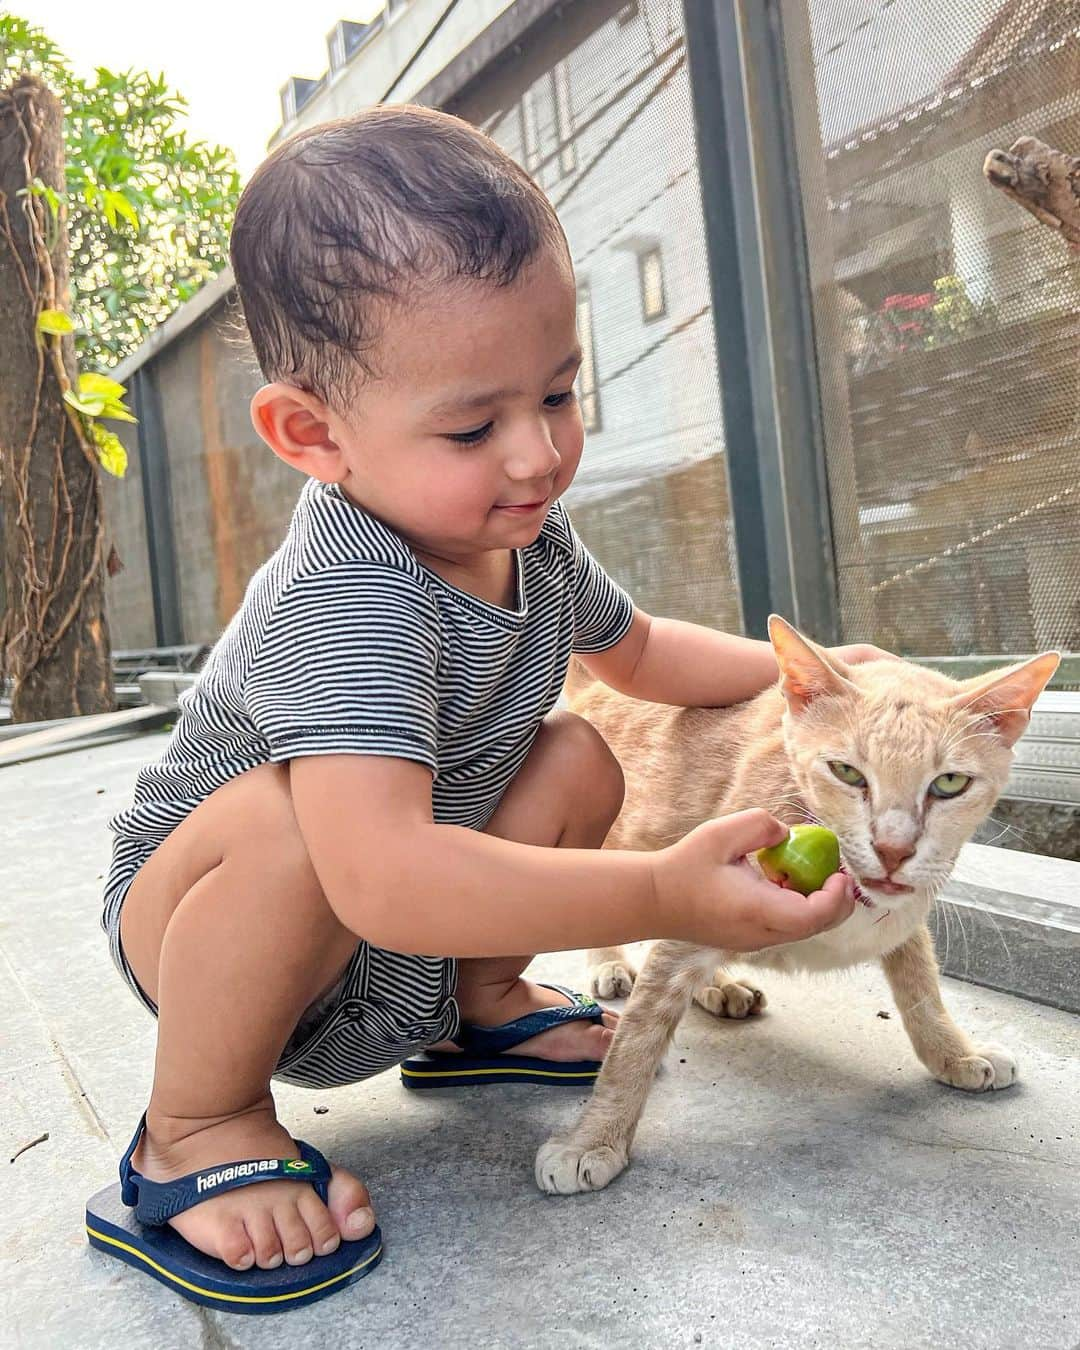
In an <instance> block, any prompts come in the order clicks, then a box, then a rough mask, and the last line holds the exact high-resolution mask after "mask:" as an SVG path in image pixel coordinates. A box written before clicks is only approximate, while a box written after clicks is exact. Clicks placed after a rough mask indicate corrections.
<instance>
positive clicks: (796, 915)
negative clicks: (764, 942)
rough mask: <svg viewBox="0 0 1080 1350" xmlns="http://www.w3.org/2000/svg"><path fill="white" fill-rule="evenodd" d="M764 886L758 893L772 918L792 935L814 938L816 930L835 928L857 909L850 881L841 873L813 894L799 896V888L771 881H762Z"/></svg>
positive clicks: (817, 931) (780, 928)
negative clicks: (791, 887)
mask: <svg viewBox="0 0 1080 1350" xmlns="http://www.w3.org/2000/svg"><path fill="white" fill-rule="evenodd" d="M761 886H762V890H759V892H758V894H759V895H761V896H762V900H763V903H764V904H765V905H767V907H768V912H769V918H770V921H771V922H772V923H773V924H774V925H775V926H776V928H777V929H779V930H780V931H781V932H783V933H786V934H788V935H790V936H791V937H799V938H801V937H811V936H813V934H814V933H823V932H825V931H826V930H827V929H829V928H836V927H838V926H839V925H840V924H842V923H843V922H844V921H845V920H846V919H848V918H850V916H851V912H852V910H853V909H854V908H855V895H854V892H853V891H852V890H851V883H850V882H849V880H848V878H847V877H845V876H843V875H841V873H839V872H837V873H834V875H833V876H831V877H829V879H828V881H826V882H825V885H824V886H823V887H822V889H821V890H820V891H814V893H813V894H812V895H800V894H799V893H798V891H792V890H785V889H783V888H781V887H780V886H774V885H772V883H771V882H762V883H761ZM766 889H767V892H768V899H767V900H766V899H765V894H766Z"/></svg>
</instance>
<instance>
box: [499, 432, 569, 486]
mask: <svg viewBox="0 0 1080 1350" xmlns="http://www.w3.org/2000/svg"><path fill="white" fill-rule="evenodd" d="M561 463H562V456H561V455H560V454H559V452H558V450H556V449H555V446H554V444H553V442H552V440H551V437H550V436H548V435H547V433H546V432H540V433H539V434H537V435H534V436H531V437H528V438H527V439H524V438H523V439H522V440H519V441H516V442H515V444H514V447H513V449H512V450H511V451H510V454H509V456H508V458H507V461H506V473H507V477H509V478H511V479H513V480H514V482H516V483H526V482H530V481H534V480H537V479H541V478H549V477H550V476H551V475H552V474H553V473H554V472H555V470H556V469H557V468H558V467H559V465H560V464H561Z"/></svg>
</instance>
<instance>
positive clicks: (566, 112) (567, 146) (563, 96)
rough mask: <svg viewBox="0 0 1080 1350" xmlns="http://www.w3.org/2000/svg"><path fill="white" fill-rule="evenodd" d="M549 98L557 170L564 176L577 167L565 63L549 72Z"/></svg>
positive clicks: (568, 79) (572, 117) (572, 113)
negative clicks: (555, 135) (553, 114)
mask: <svg viewBox="0 0 1080 1350" xmlns="http://www.w3.org/2000/svg"><path fill="white" fill-rule="evenodd" d="M551 97H552V100H553V102H554V104H555V130H556V132H557V134H558V137H559V168H560V170H561V171H562V172H563V173H564V174H567V173H573V171H574V169H575V168H576V167H577V150H576V149H575V146H574V109H573V105H572V104H571V102H570V73H569V71H568V70H567V66H566V62H565V61H560V62H559V64H558V65H557V66H556V67H555V69H554V70H553V71H552V72H551Z"/></svg>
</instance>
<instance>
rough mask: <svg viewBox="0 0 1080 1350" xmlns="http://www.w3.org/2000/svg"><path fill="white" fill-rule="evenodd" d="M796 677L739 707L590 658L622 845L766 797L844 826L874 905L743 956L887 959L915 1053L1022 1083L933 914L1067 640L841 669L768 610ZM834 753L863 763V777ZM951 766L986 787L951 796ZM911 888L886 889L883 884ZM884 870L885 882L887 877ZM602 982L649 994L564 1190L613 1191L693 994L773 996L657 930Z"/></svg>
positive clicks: (586, 1118) (544, 1179)
mask: <svg viewBox="0 0 1080 1350" xmlns="http://www.w3.org/2000/svg"><path fill="white" fill-rule="evenodd" d="M769 632H770V637H771V639H772V642H773V647H774V649H775V651H776V655H777V660H778V662H779V665H780V670H781V680H780V683H779V684H778V685H777V686H776V687H774V688H771V689H768V690H766V691H765V692H764V693H763V694H761V695H759V696H758V697H757V698H756V699H753V700H751V701H750V702H748V703H743V704H739V705H736V706H735V707H731V708H673V707H668V706H665V705H659V704H651V703H641V702H638V701H636V700H633V699H629V698H626V697H625V696H623V695H621V694H618V693H616V692H614V691H613V690H611V689H609V688H607V686H605V685H602V684H599V683H589V682H588V677H587V675H586V676H585V677H584V679H582V672H581V671H578V672H577V673H576V675H575V676H574V677H573V679H572V681H571V687H570V690H569V694H570V701H571V706H572V707H573V709H574V710H575V711H576V712H578V713H580V714H581V715H583V716H584V717H586V718H587V719H588V720H589V721H590V722H592V723H593V725H594V726H595V727H596V728H597V729H598V730H599V731H600V732H601V734H602V735H603V736H604V738H605V739H606V740H607V742H608V744H609V746H610V747H611V749H612V751H613V752H614V754H615V756H616V757H617V758H618V760H619V762H620V764H621V765H622V768H623V772H624V775H625V778H626V799H625V803H624V806H623V810H622V813H621V815H620V816H619V818H618V820H617V821H616V822H615V825H614V827H613V829H612V832H611V835H610V837H609V839H608V845H607V846H608V847H611V848H631V849H659V848H663V847H664V846H665V845H668V844H671V843H673V842H675V841H676V840H677V839H680V838H681V837H682V836H683V835H684V834H686V833H687V831H689V830H691V829H692V828H694V827H695V826H696V825H699V824H700V823H701V822H702V821H704V820H707V819H709V818H711V817H714V816H718V815H723V814H725V813H727V812H730V811H737V810H741V809H743V808H746V807H751V806H763V807H766V808H767V809H769V810H770V811H771V812H772V813H773V814H774V815H775V816H777V817H778V818H779V819H780V820H782V821H785V822H787V823H791V824H794V823H797V822H798V821H801V820H807V819H812V820H817V821H820V822H821V823H822V824H825V825H827V826H829V828H830V829H832V830H834V831H835V832H836V834H837V835H838V836H839V839H840V847H841V854H842V858H843V864H844V867H845V870H846V871H848V872H849V873H850V874H851V875H852V876H853V877H854V878H855V879H856V880H857V881H858V883H859V885H860V888H861V894H862V898H861V902H860V903H859V904H858V905H856V907H855V912H854V913H853V914H852V915H851V917H850V918H849V919H847V920H846V921H845V922H844V923H843V924H841V925H840V926H839V927H837V928H834V929H832V930H830V931H828V932H825V933H819V934H817V935H816V936H815V937H812V938H808V939H806V940H804V941H801V942H793V943H789V944H786V945H784V946H779V947H770V948H767V949H765V950H763V951H758V952H751V953H746V954H742V955H739V956H738V958H737V959H738V961H739V963H740V964H743V963H749V964H751V965H754V966H769V967H771V968H772V969H775V970H782V971H800V970H803V971H825V970H835V969H838V968H843V967H847V966H853V965H856V964H859V963H861V962H865V961H872V960H879V961H880V962H881V964H882V966H883V967H884V970H885V975H886V977H887V978H888V981H889V984H890V986H891V988H892V992H893V996H894V998H895V1000H896V1004H897V1007H898V1008H899V1011H900V1015H901V1017H902V1018H903V1022H904V1026H905V1028H906V1029H907V1033H908V1035H909V1037H910V1038H911V1043H912V1045H913V1047H914V1049H915V1053H916V1054H917V1055H918V1057H919V1059H920V1060H922V1062H923V1064H925V1065H926V1067H927V1068H928V1069H929V1070H930V1072H931V1073H932V1074H933V1075H934V1077H935V1078H938V1079H940V1080H941V1081H942V1082H944V1083H949V1084H951V1085H952V1086H953V1087H958V1088H963V1089H965V1090H967V1091H969V1092H982V1091H986V1090H987V1089H992V1088H1004V1087H1008V1086H1009V1084H1010V1083H1012V1082H1013V1081H1014V1079H1015V1077H1016V1064H1015V1062H1014V1060H1013V1058H1012V1056H1011V1055H1010V1054H1009V1053H1008V1052H1007V1051H1005V1050H1002V1049H1000V1048H999V1047H997V1046H990V1045H974V1044H972V1042H971V1041H970V1040H969V1039H968V1037H967V1036H966V1035H965V1034H964V1032H963V1031H961V1030H960V1028H959V1027H957V1026H956V1024H955V1023H954V1022H953V1021H952V1019H951V1018H950V1016H949V1014H948V1012H947V1011H946V1010H945V1007H944V1005H943V1004H942V1001H941V994H940V990H939V983H938V968H937V962H936V960H935V957H934V950H933V945H932V941H931V938H930V934H929V932H928V930H927V927H926V918H927V914H928V912H929V909H930V906H931V904H932V903H933V900H934V897H935V895H936V894H937V893H938V892H939V891H940V889H941V887H942V885H943V884H944V882H945V881H946V879H947V878H948V876H949V873H950V872H951V871H952V868H953V866H954V864H955V862H956V858H957V855H958V853H959V851H960V847H961V845H962V844H963V843H965V842H966V840H967V839H968V838H969V837H970V836H971V834H972V832H973V831H974V829H975V828H976V826H977V825H978V824H979V823H980V822H981V821H982V820H983V819H984V818H985V816H986V815H987V813H988V812H989V811H990V809H991V807H992V806H993V804H994V802H995V801H996V799H997V797H998V794H999V793H1000V792H1001V790H1002V788H1003V787H1004V786H1005V780H1006V778H1007V776H1008V772H1009V764H1010V761H1011V759H1012V746H1013V744H1014V742H1015V741H1016V740H1017V738H1018V737H1019V736H1020V734H1021V733H1022V731H1023V730H1024V728H1025V726H1026V725H1027V721H1028V714H1029V711H1030V708H1031V705H1032V703H1033V702H1034V701H1035V699H1036V698H1037V696H1038V695H1039V693H1040V692H1041V691H1042V689H1043V687H1044V686H1045V684H1046V683H1047V681H1048V680H1049V679H1050V677H1051V676H1052V675H1053V673H1054V671H1055V669H1056V668H1057V664H1058V658H1057V656H1056V655H1054V653H1047V654H1045V655H1043V656H1040V657H1036V658H1035V659H1034V660H1032V661H1028V662H1025V663H1023V664H1021V665H1017V666H1014V667H1010V668H1009V669H1008V670H1005V671H1001V672H997V673H995V674H993V675H990V676H985V677H980V678H977V679H974V680H968V681H966V682H963V683H958V682H956V681H954V680H950V679H948V678H946V677H945V676H944V675H940V674H938V673H936V672H934V671H930V670H925V669H921V668H919V667H916V666H912V665H909V664H906V663H904V662H898V661H884V660H883V661H874V662H869V663H866V664H863V665H857V666H850V667H848V666H845V665H843V664H841V663H840V662H838V661H837V660H836V659H835V658H832V657H829V656H827V655H826V654H825V652H824V651H823V650H822V649H821V648H819V647H816V646H815V645H814V644H813V643H811V642H809V641H808V640H807V639H805V638H803V637H802V636H801V635H800V634H798V633H797V632H796V631H795V630H794V629H793V628H791V627H790V626H789V625H788V624H786V623H785V622H784V621H783V620H781V619H776V618H774V619H773V620H772V621H771V622H770V628H769ZM830 761H839V762H840V763H842V764H846V765H853V766H855V767H856V768H857V769H858V770H859V771H860V772H861V774H862V775H863V776H864V777H865V779H866V780H867V786H866V788H865V789H863V788H859V787H850V786H848V785H846V784H845V783H843V782H841V781H839V780H838V779H837V778H836V777H835V776H834V774H833V772H832V771H831V770H830V769H829V767H828V765H829V762H830ZM945 772H951V773H964V774H969V775H970V776H971V780H972V781H971V783H970V784H969V786H968V787H967V789H966V791H964V792H963V793H962V794H961V795H960V796H958V797H955V798H952V799H949V800H940V799H936V798H933V797H931V796H930V795H928V787H929V784H930V783H931V782H932V781H934V780H935V778H936V777H937V776H938V775H940V774H943V773H945ZM890 876H891V877H892V879H893V882H894V884H906V885H908V886H910V887H911V888H912V889H911V890H910V891H908V892H904V893H899V894H895V893H893V894H890V893H888V888H885V889H883V888H882V886H881V884H880V883H881V881H883V880H887V879H888V878H889V877H890ZM875 881H876V882H877V883H878V884H875ZM590 966H591V970H592V980H593V988H594V991H595V992H597V993H599V994H601V995H602V996H607V997H610V996H612V995H618V994H624V993H629V992H630V988H631V985H632V986H633V993H632V996H631V998H630V1002H629V1004H628V1006H627V1008H626V1011H625V1012H624V1013H623V1015H622V1018H621V1019H620V1022H619V1027H618V1030H617V1032H616V1035H615V1040H614V1043H613V1045H612V1047H611V1049H610V1050H609V1052H608V1055H607V1059H606V1060H605V1062H604V1067H603V1070H602V1072H601V1074H600V1077H599V1079H598V1081H597V1084H596V1089H595V1091H594V1093H593V1096H592V1098H591V1100H590V1102H589V1104H588V1106H587V1107H586V1109H585V1112H584V1114H583V1115H582V1117H581V1119H580V1121H579V1122H578V1124H577V1125H576V1126H575V1128H574V1129H573V1130H572V1131H570V1132H569V1133H568V1134H566V1135H562V1136H557V1137H555V1138H553V1139H550V1140H549V1141H548V1142H547V1143H546V1144H544V1145H543V1147H542V1148H541V1149H540V1152H539V1154H538V1155H537V1159H536V1179H537V1183H538V1185H539V1186H540V1187H541V1189H543V1190H545V1191H549V1192H552V1193H556V1192H559V1193H569V1192H573V1191H584V1190H598V1189H600V1188H601V1187H603V1186H606V1185H607V1184H608V1182H609V1181H611V1179H612V1178H613V1177H615V1176H617V1175H618V1174H619V1173H620V1172H621V1171H622V1170H623V1168H624V1167H625V1166H626V1164H627V1161H628V1159H629V1152H630V1145H631V1142H632V1140H633V1136H634V1131H635V1129H636V1127H637V1123H638V1119H639V1117H640V1115H641V1111H642V1109H643V1107H644V1105H645V1099H646V1097H647V1095H648V1092H649V1088H650V1086H651V1083H652V1079H653V1075H654V1072H655V1070H656V1067H657V1065H658V1063H659V1061H660V1059H661V1058H662V1056H663V1054H664V1051H665V1049H666V1048H667V1044H668V1041H669V1040H670V1038H671V1036H672V1034H673V1032H674V1030H675V1028H676V1026H677V1025H678V1023H679V1020H680V1019H681V1018H682V1016H683V1014H684V1013H685V1011H686V1009H687V1008H688V1006H689V1004H690V1002H691V1000H692V999H694V1000H696V1001H697V1002H698V1003H700V1004H701V1005H702V1006H703V1007H705V1008H706V1009H708V1010H709V1011H710V1012H713V1013H715V1014H717V1015H718V1016H722V1017H724V1016H726V1017H745V1016H747V1015H748V1014H753V1013H756V1012H759V1011H760V1010H761V1008H763V1007H764V1003H765V1000H764V996H763V995H762V994H761V992H760V990H757V989H756V988H755V987H754V986H753V985H751V984H749V983H747V982H745V981H743V982H740V981H736V980H735V979H734V978H733V977H732V976H731V975H730V974H728V972H727V970H726V969H725V953H724V952H722V951H714V950H708V949H706V948H702V947H696V946H693V945H691V944H688V943H680V942H657V943H656V944H654V945H653V947H652V948H651V950H650V951H649V954H648V956H647V958H646V961H645V963H644V966H643V968H642V970H641V973H640V974H639V975H637V976H636V979H635V976H634V972H633V969H632V967H631V966H630V963H629V961H628V959H627V957H626V956H625V954H624V953H623V952H622V951H621V950H620V949H611V950H607V951H602V952H593V953H590Z"/></svg>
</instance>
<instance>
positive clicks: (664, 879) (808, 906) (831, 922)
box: [653, 810, 855, 952]
mask: <svg viewBox="0 0 1080 1350" xmlns="http://www.w3.org/2000/svg"><path fill="white" fill-rule="evenodd" d="M787 834H788V827H787V826H786V825H782V824H781V823H780V822H779V821H778V820H777V819H775V817H773V816H771V815H769V813H768V812H767V811H761V810H753V811H738V812H736V813H735V814H734V815H730V816H721V817H719V818H718V819H716V820H709V821H706V822H705V824H704V825H699V826H698V827H697V829H696V830H691V831H690V833H689V834H688V835H686V836H685V837H684V838H682V839H680V840H679V842H678V843H677V844H672V845H671V846H670V847H668V848H665V849H662V850H660V852H658V853H655V854H653V859H654V872H653V878H654V885H655V889H656V898H657V905H658V909H659V915H660V918H661V924H660V925H658V931H659V932H661V933H663V934H664V935H665V936H666V937H675V938H681V939H682V940H683V941H686V942H696V943H699V944H700V945H701V946H704V947H719V948H724V949H725V950H727V951H732V952H752V951H757V950H759V949H760V948H762V947H775V946H779V945H780V944H782V943H785V942H798V941H800V940H801V939H802V938H808V937H812V936H813V935H814V934H815V933H820V932H823V931H824V930H825V929H827V928H835V927H836V926H837V925H838V924H841V923H843V922H844V920H845V919H847V918H848V917H849V916H850V914H851V912H852V910H853V909H854V908H855V895H854V892H853V891H852V888H851V883H850V882H849V880H848V878H847V877H845V876H842V875H841V874H840V873H839V872H837V873H834V874H833V876H831V877H829V879H828V880H827V881H826V882H825V885H824V886H823V887H822V889H821V890H820V891H815V892H814V893H813V894H812V895H805V896H804V895H800V894H799V893H798V891H791V890H786V889H784V888H783V887H781V886H775V885H773V883H772V882H771V881H766V880H764V878H762V877H761V876H759V875H758V873H757V872H755V871H754V870H753V868H752V867H751V866H750V864H749V863H748V862H747V861H746V855H747V854H748V853H753V852H754V851H755V850H757V849H759V848H767V847H769V846H770V845H772V844H779V843H780V842H781V840H783V839H785V838H786V837H787Z"/></svg>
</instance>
